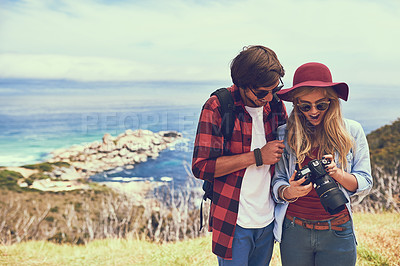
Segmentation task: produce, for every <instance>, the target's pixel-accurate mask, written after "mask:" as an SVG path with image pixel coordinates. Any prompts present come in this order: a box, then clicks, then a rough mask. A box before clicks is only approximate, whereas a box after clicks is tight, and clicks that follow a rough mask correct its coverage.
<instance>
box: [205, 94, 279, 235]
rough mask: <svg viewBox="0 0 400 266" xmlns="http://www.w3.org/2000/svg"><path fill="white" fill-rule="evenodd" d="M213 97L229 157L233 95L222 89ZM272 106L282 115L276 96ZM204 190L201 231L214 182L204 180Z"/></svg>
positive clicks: (233, 123)
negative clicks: (204, 205)
mask: <svg viewBox="0 0 400 266" xmlns="http://www.w3.org/2000/svg"><path fill="white" fill-rule="evenodd" d="M213 95H215V96H217V97H218V100H219V102H220V104H221V106H220V109H219V111H220V114H221V117H222V123H221V133H222V135H223V136H224V146H223V149H224V152H223V154H224V155H228V154H229V151H228V149H227V143H228V141H230V140H231V138H232V133H233V127H234V126H235V119H236V115H235V103H234V100H233V97H232V94H231V93H230V92H229V91H228V90H227V89H226V88H220V89H218V90H216V91H214V92H213V93H212V94H211V95H210V97H211V96H213ZM270 105H271V110H276V111H277V113H278V114H281V113H282V105H283V103H282V102H281V101H280V100H279V98H278V96H277V95H276V94H274V95H273V98H272V101H271V102H270ZM285 123H286V121H284V120H281V119H278V125H277V126H276V128H278V127H279V126H281V125H283V124H285ZM203 190H204V195H203V199H202V201H201V205H200V230H201V229H202V228H203V200H204V201H206V200H207V199H210V200H211V202H212V201H213V191H214V184H213V183H212V182H209V181H207V180H204V182H203Z"/></svg>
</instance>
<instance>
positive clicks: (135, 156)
mask: <svg viewBox="0 0 400 266" xmlns="http://www.w3.org/2000/svg"><path fill="white" fill-rule="evenodd" d="M180 138H182V135H181V134H180V133H178V132H176V131H160V132H156V133H155V132H152V131H150V130H141V129H138V130H135V131H133V130H130V129H128V130H126V131H125V132H124V133H122V134H120V135H118V136H116V137H113V136H111V135H110V134H108V133H107V134H105V135H104V136H103V141H102V142H98V141H95V142H92V143H88V144H85V145H75V146H72V147H70V148H67V149H59V150H55V151H53V152H52V153H51V155H52V158H51V159H49V160H48V162H49V163H54V162H66V163H68V164H69V165H71V167H70V168H60V169H56V170H54V171H53V172H52V173H51V174H52V175H53V176H51V177H52V178H58V179H63V180H71V179H77V178H89V177H90V176H92V175H94V174H97V173H101V172H104V171H108V170H112V169H115V168H117V167H122V166H124V167H126V168H128V169H132V168H134V165H135V164H137V163H141V162H145V161H147V160H148V158H157V157H158V156H159V153H160V151H162V150H164V149H166V148H167V147H168V146H169V145H171V144H173V143H174V142H176V141H177V140H178V139H180Z"/></svg>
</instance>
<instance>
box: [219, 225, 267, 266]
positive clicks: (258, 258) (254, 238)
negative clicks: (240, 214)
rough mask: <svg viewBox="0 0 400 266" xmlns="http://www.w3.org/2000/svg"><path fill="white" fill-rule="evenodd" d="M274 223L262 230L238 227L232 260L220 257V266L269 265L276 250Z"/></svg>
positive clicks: (233, 243)
mask: <svg viewBox="0 0 400 266" xmlns="http://www.w3.org/2000/svg"><path fill="white" fill-rule="evenodd" d="M273 229H274V222H272V223H271V224H269V225H268V226H266V227H264V228H260V229H247V228H243V227H240V226H239V225H236V228H235V234H234V236H233V242H232V260H225V259H222V258H220V257H218V264H219V265H240V266H244V265H251V266H253V265H269V262H270V260H271V257H272V250H273V248H274V234H273Z"/></svg>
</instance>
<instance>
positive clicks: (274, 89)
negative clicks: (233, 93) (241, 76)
mask: <svg viewBox="0 0 400 266" xmlns="http://www.w3.org/2000/svg"><path fill="white" fill-rule="evenodd" d="M279 81H280V83H279V84H278V85H277V86H276V87H275V88H273V89H272V90H268V91H262V92H259V93H255V92H254V91H253V90H252V89H251V88H249V89H250V90H251V92H252V93H253V94H254V96H256V97H257V98H258V99H260V100H261V99H263V98H265V97H266V96H267V95H268V94H269V93H270V92H271V93H272V94H274V93H277V92H278V91H280V90H281V89H282V88H283V86H284V85H283V81H282V79H281V78H279Z"/></svg>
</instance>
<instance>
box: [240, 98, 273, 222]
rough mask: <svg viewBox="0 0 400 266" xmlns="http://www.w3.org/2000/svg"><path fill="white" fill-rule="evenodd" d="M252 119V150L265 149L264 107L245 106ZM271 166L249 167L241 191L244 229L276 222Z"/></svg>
mask: <svg viewBox="0 0 400 266" xmlns="http://www.w3.org/2000/svg"><path fill="white" fill-rule="evenodd" d="M245 108H246V110H247V112H249V114H250V116H251V118H252V129H251V130H252V133H251V148H250V149H251V150H252V151H253V150H254V149H256V148H261V147H263V146H264V145H265V144H266V143H267V140H266V139H265V129H264V122H263V107H248V106H245ZM270 186H271V172H270V166H269V165H262V166H259V167H257V166H256V165H255V164H253V165H250V166H249V167H247V169H246V172H245V174H244V177H243V182H242V187H241V190H240V199H239V212H238V218H237V224H238V225H240V226H241V227H244V228H263V227H265V226H267V225H269V224H270V223H271V222H272V221H273V220H274V207H275V203H274V201H273V199H272V197H271V193H270Z"/></svg>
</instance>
